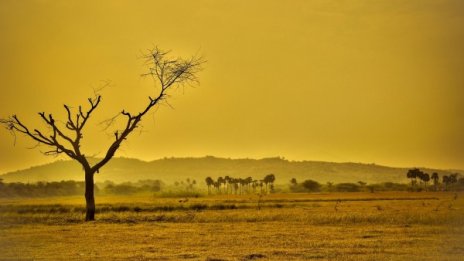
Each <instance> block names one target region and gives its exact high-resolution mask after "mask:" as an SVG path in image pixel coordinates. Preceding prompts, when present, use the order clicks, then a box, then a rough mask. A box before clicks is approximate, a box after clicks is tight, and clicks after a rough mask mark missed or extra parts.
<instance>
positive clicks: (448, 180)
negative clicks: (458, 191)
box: [441, 176, 450, 190]
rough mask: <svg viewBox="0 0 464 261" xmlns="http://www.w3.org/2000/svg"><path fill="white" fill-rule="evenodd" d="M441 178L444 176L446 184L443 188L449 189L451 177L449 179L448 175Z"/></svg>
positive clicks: (443, 180) (444, 183) (443, 179)
mask: <svg viewBox="0 0 464 261" xmlns="http://www.w3.org/2000/svg"><path fill="white" fill-rule="evenodd" d="M441 178H442V182H443V185H445V187H444V188H443V189H444V190H447V188H448V184H449V183H450V179H449V177H448V176H443V177H441Z"/></svg>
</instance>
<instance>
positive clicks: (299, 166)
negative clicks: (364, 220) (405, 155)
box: [0, 156, 463, 186]
mask: <svg viewBox="0 0 464 261" xmlns="http://www.w3.org/2000/svg"><path fill="white" fill-rule="evenodd" d="M91 161H94V160H91ZM423 170H424V171H426V172H429V173H432V172H438V173H439V174H440V176H441V175H449V174H451V173H453V172H452V171H447V170H432V169H423ZM407 171H408V169H405V168H392V167H386V166H379V165H373V164H361V163H333V162H316V161H298V162H295V161H288V160H286V159H283V158H277V157H276V158H266V159H260V160H256V159H225V158H216V157H211V156H208V157H204V158H166V159H160V160H154V161H149V162H146V161H141V160H137V159H128V158H115V159H113V160H112V161H111V162H110V163H108V165H107V166H105V167H104V168H103V169H102V170H101V172H100V173H99V174H96V175H95V180H96V181H97V182H104V181H106V180H111V181H113V182H117V183H120V182H134V181H138V180H147V179H152V180H154V179H159V180H162V181H164V182H167V183H171V184H172V183H174V182H176V181H182V180H186V179H187V178H189V179H196V180H197V181H198V183H199V184H200V185H201V186H205V178H206V177H208V176H210V177H213V178H214V179H216V178H217V177H219V176H222V177H224V176H230V177H236V178H238V177H241V178H246V177H253V178H254V179H258V180H259V179H263V178H264V176H265V175H267V174H270V173H273V174H275V176H276V181H275V183H276V184H289V183H290V179H292V178H296V179H297V180H298V181H303V180H306V179H312V180H317V181H319V182H322V183H325V182H335V183H341V182H354V183H356V182H358V181H363V182H367V183H369V184H372V183H381V182H398V183H409V182H410V181H409V180H408V179H407V178H406V172H407ZM461 173H463V172H462V171H461ZM0 178H2V179H3V181H5V182H24V183H30V182H38V181H48V182H50V181H61V180H79V181H82V180H84V177H83V175H82V169H81V167H80V166H79V164H78V163H76V162H73V161H57V162H54V163H51V164H46V165H42V166H35V167H32V168H29V169H24V170H20V171H14V172H10V173H6V174H4V175H0Z"/></svg>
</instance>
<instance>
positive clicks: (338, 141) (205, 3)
mask: <svg viewBox="0 0 464 261" xmlns="http://www.w3.org/2000/svg"><path fill="white" fill-rule="evenodd" d="M463 13H464V2H463V1H460V0H444V1H435V0H411V1H401V0H396V1H395V0H381V1H375V2H373V1H369V0H361V1H335V0H333V1H303V0H301V1H292V3H291V4H289V3H288V2H287V1H267V0H266V1H264V0H260V1H221V0H219V1H218V0H200V1H167V0H166V1H98V2H95V1H13V0H4V1H1V2H0V35H1V38H2V41H0V57H2V59H0V86H1V91H2V93H1V95H0V104H1V111H0V117H6V116H8V115H10V114H17V115H18V116H20V117H21V119H23V120H24V121H25V122H27V123H28V124H30V125H32V126H42V125H40V124H38V122H39V117H38V116H37V112H41V111H45V112H47V113H54V115H55V116H56V118H61V119H64V118H65V113H64V110H63V108H62V104H63V103H67V104H70V105H72V106H77V105H79V104H85V103H86V99H87V97H90V96H92V95H93V88H98V87H99V86H101V85H102V80H103V81H105V82H106V81H108V80H109V81H111V85H110V87H107V88H105V89H104V90H102V91H101V94H102V95H103V101H102V104H101V106H100V107H99V108H98V111H97V112H96V113H95V117H94V118H92V120H91V122H90V123H89V126H87V127H88V128H87V131H86V132H85V133H84V135H85V139H84V143H83V149H84V150H85V153H86V155H95V156H97V157H102V154H103V153H104V151H106V148H107V146H108V143H109V142H110V141H111V139H112V137H113V133H112V132H109V131H108V132H105V131H102V126H100V125H98V123H99V122H101V121H102V120H104V119H108V118H110V117H113V116H114V115H115V114H117V113H118V112H120V111H121V110H122V109H126V110H129V111H131V110H132V111H137V110H139V109H140V108H141V107H142V106H143V104H144V103H145V101H146V100H147V96H148V95H151V94H152V93H153V85H152V84H153V82H152V81H151V80H150V79H147V78H141V77H140V75H141V74H142V73H144V72H146V67H145V66H144V63H143V61H142V60H141V59H139V58H140V56H141V53H142V52H144V51H145V50H146V49H149V48H151V47H152V46H153V45H155V44H156V45H159V46H160V47H162V48H167V49H172V50H173V51H174V55H181V56H189V55H191V54H195V53H198V54H201V55H203V56H204V57H205V58H206V59H207V60H208V62H207V64H206V65H205V70H204V71H203V72H202V73H201V74H200V75H199V78H200V80H201V85H200V86H199V87H197V88H195V89H192V88H189V87H186V88H184V89H179V90H178V92H177V93H173V97H172V98H173V100H170V103H171V105H172V106H173V107H174V109H170V108H169V107H168V106H164V107H162V108H161V109H160V110H158V111H157V112H156V117H154V116H153V117H152V119H148V118H147V121H145V122H144V128H143V130H141V132H142V133H141V135H133V136H132V137H130V139H128V140H127V142H126V143H124V144H123V146H122V148H121V150H120V151H118V154H117V156H124V157H131V158H140V159H143V160H147V161H150V160H153V159H156V158H163V157H165V156H167V157H170V156H175V157H203V156H205V155H216V156H219V157H232V158H246V157H250V158H263V157H271V156H274V155H282V156H285V157H286V158H288V159H291V160H316V161H332V162H365V163H377V164H380V165H387V166H403V167H412V166H426V167H434V168H442V169H450V168H455V169H463V168H464V161H463V159H464V135H462V133H464V123H463V121H462V117H463V112H464V88H463V86H464V77H463V76H462V72H463V71H464V50H463V48H462V46H464V16H463ZM134 134H135V133H134ZM34 145H35V143H32V142H29V141H28V140H26V139H24V138H22V137H17V140H16V146H15V147H13V138H12V137H11V136H10V135H9V134H8V133H7V132H6V131H0V159H1V160H0V173H5V172H7V171H13V170H17V169H24V168H27V167H29V166H32V165H39V164H43V163H47V162H51V161H54V160H56V159H54V158H47V157H44V156H43V155H41V154H40V153H39V152H38V150H37V149H35V150H28V149H25V148H28V147H33V146H34ZM39 150H45V149H43V148H39Z"/></svg>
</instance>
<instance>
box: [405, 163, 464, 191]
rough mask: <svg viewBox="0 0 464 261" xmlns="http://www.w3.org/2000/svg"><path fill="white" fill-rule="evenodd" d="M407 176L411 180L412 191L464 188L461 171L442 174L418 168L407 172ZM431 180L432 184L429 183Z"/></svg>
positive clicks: (463, 178)
mask: <svg viewBox="0 0 464 261" xmlns="http://www.w3.org/2000/svg"><path fill="white" fill-rule="evenodd" d="M406 177H407V178H408V179H410V180H411V187H410V190H411V191H422V190H425V191H448V190H463V189H464V177H462V176H461V174H459V173H453V174H450V175H442V176H441V182H440V175H439V174H438V173H437V172H434V173H432V174H428V173H426V172H425V171H422V170H420V169H418V168H414V169H410V170H408V172H407V173H406ZM429 182H430V183H431V184H429Z"/></svg>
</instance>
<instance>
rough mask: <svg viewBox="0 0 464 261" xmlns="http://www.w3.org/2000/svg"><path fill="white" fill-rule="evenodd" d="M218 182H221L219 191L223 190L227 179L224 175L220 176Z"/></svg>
mask: <svg viewBox="0 0 464 261" xmlns="http://www.w3.org/2000/svg"><path fill="white" fill-rule="evenodd" d="M217 183H218V184H219V191H221V187H222V184H225V183H226V181H225V179H224V178H223V177H219V178H218V179H217ZM221 193H222V192H221Z"/></svg>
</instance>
